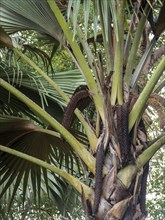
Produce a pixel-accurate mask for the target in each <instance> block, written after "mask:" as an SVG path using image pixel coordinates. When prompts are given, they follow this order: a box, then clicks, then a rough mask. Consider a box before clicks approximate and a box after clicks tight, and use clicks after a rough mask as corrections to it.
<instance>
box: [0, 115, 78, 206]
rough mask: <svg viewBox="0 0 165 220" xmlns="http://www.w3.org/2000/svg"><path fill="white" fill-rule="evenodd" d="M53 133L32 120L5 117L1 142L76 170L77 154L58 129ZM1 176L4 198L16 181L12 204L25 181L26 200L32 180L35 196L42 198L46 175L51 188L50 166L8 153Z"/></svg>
mask: <svg viewBox="0 0 165 220" xmlns="http://www.w3.org/2000/svg"><path fill="white" fill-rule="evenodd" d="M52 134H53V135H50V133H49V131H48V132H45V130H44V132H43V130H42V129H40V128H39V127H37V126H36V125H34V124H33V123H32V122H30V121H28V120H23V119H9V118H5V117H2V116H1V120H0V144H3V145H6V146H8V147H10V148H12V149H15V150H18V151H20V152H23V153H26V154H28V155H31V156H34V157H36V158H39V159H41V160H43V161H47V162H49V163H51V164H55V165H56V166H59V167H65V169H67V170H68V172H70V171H71V170H73V169H72V167H73V166H74V167H76V166H77V165H78V163H79V162H78V160H77V158H76V157H75V156H74V153H73V151H72V150H71V148H70V146H69V144H68V143H67V142H64V141H63V140H62V139H61V138H60V136H59V135H58V134H57V133H56V132H53V133H52ZM76 164H77V165H76ZM0 176H1V179H0V185H1V184H4V182H5V186H4V188H3V190H2V192H1V194H0V197H2V196H3V194H4V193H5V192H6V191H7V190H8V188H9V187H10V185H11V184H13V181H14V183H15V184H14V187H13V191H12V197H11V201H10V204H11V203H12V201H13V199H14V196H15V194H16V192H17V189H18V187H19V185H20V184H21V182H22V181H23V182H24V184H23V192H24V199H25V194H26V191H27V187H28V184H27V183H28V182H29V179H30V181H31V187H32V189H33V192H34V197H35V199H36V198H40V188H41V180H42V179H41V178H42V176H43V179H44V181H45V184H46V188H47V189H48V188H49V187H48V182H47V170H46V169H44V168H40V167H39V166H37V165H35V164H33V163H31V162H28V161H26V160H23V159H21V158H18V157H16V156H13V155H10V154H8V153H4V152H0ZM55 177H56V178H57V182H58V178H59V177H58V176H56V175H55Z"/></svg>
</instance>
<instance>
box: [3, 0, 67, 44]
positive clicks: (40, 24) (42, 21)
mask: <svg viewBox="0 0 165 220" xmlns="http://www.w3.org/2000/svg"><path fill="white" fill-rule="evenodd" d="M57 3H59V4H60V1H57ZM59 4H58V5H59ZM60 6H61V7H60V8H61V9H62V8H63V9H64V8H66V6H64V5H62V4H60ZM0 10H1V20H0V26H2V27H3V28H4V30H5V31H6V32H7V33H8V34H12V33H15V32H17V31H21V30H35V31H37V32H39V33H44V34H46V35H48V36H51V37H53V38H54V39H56V40H58V41H61V38H62V31H61V28H60V26H59V24H58V22H57V20H56V18H55V17H54V15H53V13H52V11H51V9H50V7H49V5H48V3H47V1H46V0H43V1H37V0H34V1H33V0H27V1H24V0H16V1H14V2H13V1H10V0H7V1H6V0H2V1H1V8H0Z"/></svg>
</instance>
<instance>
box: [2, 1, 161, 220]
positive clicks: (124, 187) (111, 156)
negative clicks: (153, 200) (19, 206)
mask: <svg viewBox="0 0 165 220" xmlns="http://www.w3.org/2000/svg"><path fill="white" fill-rule="evenodd" d="M164 8H165V4H164V1H141V2H139V1H138V2H136V1H114V2H113V1H97V0H95V1H89V0H88V1H73V2H72V1H69V2H68V1H53V0H47V1H46V0H42V1H35V0H28V1H26V2H25V1H20V0H19V1H15V2H11V1H4V0H2V2H1V21H0V25H1V29H0V30H1V38H0V41H1V44H2V46H4V45H5V46H7V47H8V48H10V50H9V51H8V53H7V55H6V58H7V59H8V63H7V64H6V63H5V62H4V58H2V63H1V73H2V74H1V75H2V76H1V79H0V90H1V94H2V96H1V107H2V108H1V127H0V129H1V130H0V134H1V135H0V143H1V146H0V150H1V159H0V160H1V162H0V166H1V170H0V175H1V181H0V184H1V185H2V186H3V189H2V191H1V194H0V196H1V197H2V196H3V195H4V194H5V193H6V192H7V191H8V190H9V188H10V187H11V186H13V182H14V187H13V190H12V195H11V202H10V204H9V208H10V206H11V204H12V201H13V199H14V196H15V194H16V191H17V190H18V187H19V185H20V184H22V188H23V201H25V197H26V194H27V192H28V190H27V189H28V187H27V186H29V185H30V189H31V190H32V191H33V193H34V199H38V200H39V201H40V198H41V188H42V189H45V191H47V192H48V193H49V194H53V197H54V198H56V199H57V198H58V203H59V199H60V198H61V201H62V197H59V192H60V189H63V188H64V181H67V182H68V184H69V185H71V186H72V187H73V188H74V189H76V190H77V192H78V193H79V194H81V197H82V204H83V208H84V211H85V214H86V216H87V218H91V217H93V218H94V219H143V218H145V216H146V208H145V203H146V201H145V195H146V181H147V175H148V168H149V163H148V162H149V160H150V159H151V158H152V156H153V155H154V154H155V152H156V151H157V150H159V149H160V147H162V146H163V145H164V143H165V136H164V134H163V132H162V134H160V135H159V134H158V135H157V136H156V137H155V138H151V139H149V137H148V135H147V130H149V129H150V120H149V119H148V115H149V114H151V113H152V109H154V110H155V111H156V113H157V115H158V117H159V120H160V128H161V129H163V128H164V124H165V113H164V107H165V104H164V103H165V101H164V98H163V97H162V96H161V95H160V93H161V90H162V88H163V86H164V78H163V75H164V72H163V71H164V67H165V58H164V56H163V52H164V47H163V46H162V45H161V47H160V48H159V45H160V39H161V38H160V35H161V33H162V32H163V30H164ZM80 9H82V10H83V11H82V10H80ZM90 10H91V11H90ZM26 11H27V12H29V13H26ZM79 12H80V13H79ZM66 15H67V16H66ZM153 15H154V16H156V17H157V19H156V22H155V19H154V16H153ZM81 16H83V18H84V25H83V23H82V19H81ZM89 18H90V19H89ZM66 20H67V21H66ZM88 24H90V26H89V28H88ZM28 29H31V30H35V31H37V32H38V33H39V34H40V36H38V37H39V38H40V39H42V41H41V42H40V44H41V46H42V42H44V41H45V42H47V43H49V44H51V46H52V50H51V51H50V52H51V54H50V55H49V56H48V55H47V54H46V53H45V51H44V49H42V48H41V49H42V50H41V49H39V48H36V47H34V46H36V45H35V40H31V41H30V42H29V43H31V44H33V47H32V46H31V45H29V44H28V45H27V44H26V42H23V43H21V42H19V41H18V36H17V37H15V38H12V40H11V38H10V37H9V36H8V35H7V34H12V33H15V32H18V31H22V30H28ZM91 30H93V36H90V37H89V38H87V36H88V31H89V33H91ZM6 33H7V34H6ZM19 33H20V32H19ZM34 37H35V36H34ZM154 46H155V49H154V50H153V47H154ZM57 47H60V48H61V49H62V50H66V51H68V53H69V54H70V55H71V57H72V59H73V60H74V62H75V64H76V66H77V67H78V69H79V71H78V70H76V69H75V70H74V71H71V70H70V71H67V72H63V73H59V74H58V73H55V74H53V56H54V54H55V52H56V51H57ZM22 48H23V51H21V49H22ZM49 48H50V47H49ZM92 48H93V50H92ZM94 49H95V54H94V53H93V51H94ZM25 52H26V53H27V55H28V56H30V54H33V55H34V56H35V57H36V58H34V62H33V60H32V59H30V58H29V57H28V56H26V55H25V54H24V53H25ZM4 53H5V52H4ZM11 55H12V56H11ZM38 57H40V58H41V60H42V62H43V63H44V64H45V65H46V67H47V73H46V71H45V72H44V71H43V70H42V69H41V68H40V67H41V66H40V65H41V62H40V61H39V63H38V65H36V62H38V60H39V59H38ZM20 59H21V62H22V60H23V61H25V62H26V63H27V64H28V65H29V66H28V67H27V68H26V69H23V70H21V71H20V69H19V68H18V66H17V65H18V64H17V63H18V62H19V63H20ZM35 59H36V60H35ZM67 60H69V59H67ZM16 61H17V62H16ZM23 66H24V65H22V64H20V67H23ZM72 67H73V68H74V67H75V66H74V65H72ZM80 73H81V74H82V76H83V77H82V76H81V74H80ZM69 80H70V81H69ZM69 82H72V84H71V85H70V84H69ZM79 85H81V87H78V86H79ZM82 85H86V86H82ZM77 87H78V89H76V91H75V92H74V90H75V88H77ZM73 93H74V94H73ZM70 94H73V96H72V97H71V99H69V97H68V95H70ZM66 104H68V105H67V107H66ZM148 106H149V107H148ZM41 107H42V108H41ZM77 108H79V110H78V109H77ZM64 109H65V112H64V114H63V110H64ZM80 110H81V111H83V114H82V113H81V112H80ZM73 112H74V113H75V115H76V117H77V118H78V120H77V118H75V117H74V114H73ZM38 165H39V166H38ZM48 170H49V171H48ZM82 177H83V178H82ZM54 189H56V190H54ZM57 189H58V190H57ZM61 206H62V205H61ZM59 207H60V205H59Z"/></svg>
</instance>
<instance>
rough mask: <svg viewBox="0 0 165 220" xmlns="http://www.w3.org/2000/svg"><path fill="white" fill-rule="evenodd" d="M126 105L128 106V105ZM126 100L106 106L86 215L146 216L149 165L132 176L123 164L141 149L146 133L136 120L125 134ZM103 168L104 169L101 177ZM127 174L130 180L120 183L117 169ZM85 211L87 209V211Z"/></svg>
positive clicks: (132, 219)
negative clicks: (93, 185)
mask: <svg viewBox="0 0 165 220" xmlns="http://www.w3.org/2000/svg"><path fill="white" fill-rule="evenodd" d="M128 106H129V107H128ZM130 108H131V107H130V102H127V103H125V104H123V105H121V106H118V107H115V111H113V113H112V111H111V110H110V109H108V110H107V111H106V112H107V113H106V115H107V122H111V125H110V126H109V124H110V123H107V124H106V123H105V125H104V129H103V132H102V134H101V135H100V138H99V143H98V146H97V154H96V175H95V196H94V202H93V204H92V205H91V208H90V210H92V211H91V213H90V216H93V218H94V219H97V220H102V219H105V220H138V219H139V220H140V219H145V216H146V207H145V203H146V199H145V196H146V182H147V175H148V167H149V164H147V165H145V166H144V167H143V169H140V170H138V172H136V174H135V175H132V171H131V170H130V173H127V172H128V170H127V169H125V167H126V166H127V165H131V164H132V165H134V164H135V163H136V162H135V161H136V158H137V157H138V155H140V154H141V153H142V151H143V150H144V149H145V146H146V142H147V136H146V131H145V127H144V124H143V122H142V121H140V123H139V125H138V126H137V128H134V130H133V131H132V132H131V133H130V134H129V131H128V114H129V111H130ZM103 165H104V167H106V168H107V170H108V172H106V174H105V176H104V178H103V177H102V176H103V175H102V174H104V170H103ZM124 169H125V170H124ZM121 171H122V172H123V171H124V172H125V176H128V175H131V176H132V177H131V181H130V183H129V184H128V185H124V184H123V182H122V181H121V179H120V178H119V175H118V174H119V173H120V172H121ZM88 213H89V211H88Z"/></svg>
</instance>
